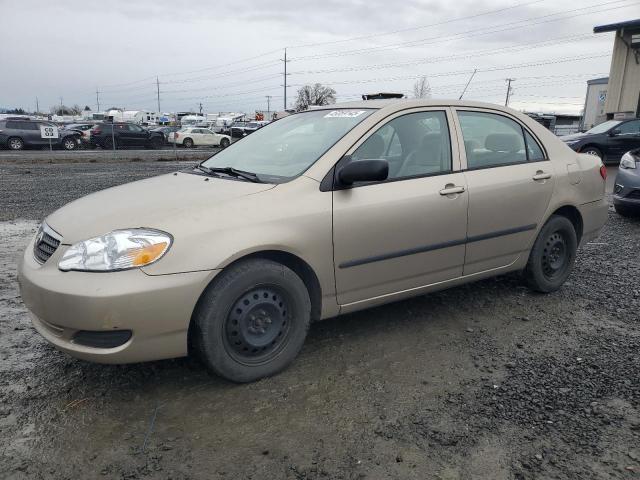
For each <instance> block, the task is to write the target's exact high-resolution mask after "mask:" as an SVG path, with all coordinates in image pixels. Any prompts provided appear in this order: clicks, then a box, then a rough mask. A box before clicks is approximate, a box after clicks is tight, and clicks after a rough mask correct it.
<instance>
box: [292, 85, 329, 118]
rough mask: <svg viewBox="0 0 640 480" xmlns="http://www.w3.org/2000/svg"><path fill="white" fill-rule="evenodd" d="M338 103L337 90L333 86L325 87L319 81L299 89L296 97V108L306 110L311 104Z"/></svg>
mask: <svg viewBox="0 0 640 480" xmlns="http://www.w3.org/2000/svg"><path fill="white" fill-rule="evenodd" d="M332 103H336V91H335V90H334V89H333V88H331V87H325V86H324V85H321V84H319V83H316V84H315V85H305V86H304V87H301V88H300V89H299V90H298V96H297V98H296V105H295V107H296V110H297V111H298V112H299V111H301V110H306V109H307V108H309V106H311V105H319V106H322V105H331V104H332Z"/></svg>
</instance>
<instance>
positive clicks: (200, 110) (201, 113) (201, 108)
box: [200, 102, 202, 115]
mask: <svg viewBox="0 0 640 480" xmlns="http://www.w3.org/2000/svg"><path fill="white" fill-rule="evenodd" d="M200 115H202V102H200Z"/></svg>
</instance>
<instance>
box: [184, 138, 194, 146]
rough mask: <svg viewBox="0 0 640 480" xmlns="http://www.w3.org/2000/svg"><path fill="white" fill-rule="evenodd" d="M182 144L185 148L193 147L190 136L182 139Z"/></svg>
mask: <svg viewBox="0 0 640 480" xmlns="http://www.w3.org/2000/svg"><path fill="white" fill-rule="evenodd" d="M182 145H184V147H185V148H193V140H191V139H190V138H185V139H184V140H183V141H182Z"/></svg>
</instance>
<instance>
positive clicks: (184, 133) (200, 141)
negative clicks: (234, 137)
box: [167, 127, 231, 148]
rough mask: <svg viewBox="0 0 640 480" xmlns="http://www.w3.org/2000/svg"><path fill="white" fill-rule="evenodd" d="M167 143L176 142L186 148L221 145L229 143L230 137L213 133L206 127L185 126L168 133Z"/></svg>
mask: <svg viewBox="0 0 640 480" xmlns="http://www.w3.org/2000/svg"><path fill="white" fill-rule="evenodd" d="M167 140H168V142H169V143H174V142H175V143H176V145H182V146H183V147H186V148H192V147H203V146H206V147H222V148H227V147H228V146H229V145H231V137H229V136H228V135H222V134H221V133H214V132H212V131H211V130H208V129H206V128H197V127H187V128H183V129H181V130H178V131H177V132H174V133H170V134H169V136H168V138H167Z"/></svg>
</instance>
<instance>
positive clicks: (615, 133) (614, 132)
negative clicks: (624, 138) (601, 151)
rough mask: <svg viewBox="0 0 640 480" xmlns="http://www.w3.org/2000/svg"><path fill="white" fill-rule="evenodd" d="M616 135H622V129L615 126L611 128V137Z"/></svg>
mask: <svg viewBox="0 0 640 480" xmlns="http://www.w3.org/2000/svg"><path fill="white" fill-rule="evenodd" d="M616 135H620V130H618V129H617V128H614V129H613V130H609V136H610V137H615V136H616Z"/></svg>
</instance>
